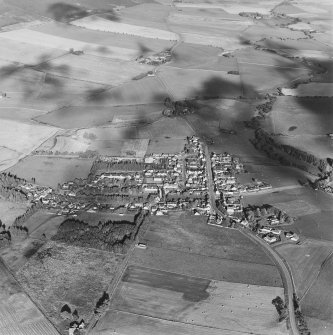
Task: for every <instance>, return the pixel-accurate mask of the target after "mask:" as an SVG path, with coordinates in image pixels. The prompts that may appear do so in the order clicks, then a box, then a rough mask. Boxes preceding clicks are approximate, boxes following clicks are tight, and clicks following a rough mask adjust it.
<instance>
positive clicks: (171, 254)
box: [130, 242, 282, 287]
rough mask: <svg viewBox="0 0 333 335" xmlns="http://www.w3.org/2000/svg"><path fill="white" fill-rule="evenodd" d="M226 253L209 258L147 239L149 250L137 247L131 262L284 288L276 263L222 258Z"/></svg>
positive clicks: (224, 279) (154, 267) (163, 269)
mask: <svg viewBox="0 0 333 335" xmlns="http://www.w3.org/2000/svg"><path fill="white" fill-rule="evenodd" d="M224 256H225V255H223V254H221V255H220V257H210V256H205V255H200V254H196V253H191V251H189V250H172V249H169V248H168V246H163V247H162V248H158V247H153V246H151V245H150V243H149V242H148V249H147V250H142V249H136V250H135V253H134V255H133V257H132V258H131V260H130V264H131V265H137V266H143V267H147V268H150V269H157V270H162V271H167V272H172V273H178V274H182V275H186V276H191V277H199V278H206V279H211V280H222V281H228V282H233V283H243V284H251V285H262V286H274V287H282V281H281V278H280V274H279V271H278V270H277V268H276V267H275V266H274V265H267V264H258V263H249V262H243V261H240V260H232V259H228V257H227V258H222V257H224ZM194 264H195V266H194Z"/></svg>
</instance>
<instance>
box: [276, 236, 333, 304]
mask: <svg viewBox="0 0 333 335" xmlns="http://www.w3.org/2000/svg"><path fill="white" fill-rule="evenodd" d="M276 251H277V252H278V253H279V254H280V255H281V256H282V257H283V258H284V259H285V260H286V261H287V263H288V264H289V266H290V267H291V270H292V274H293V278H294V282H295V284H296V293H297V296H298V297H299V298H300V299H302V298H303V297H304V294H305V293H306V292H307V290H308V289H309V288H310V287H311V285H312V284H313V283H314V282H315V280H316V279H317V277H318V275H319V273H320V271H321V269H322V265H323V263H324V262H325V260H326V259H327V258H328V257H329V256H330V255H331V254H332V252H333V247H332V248H330V247H328V246H319V245H315V244H313V243H311V242H310V241H305V242H303V243H302V244H301V245H292V244H285V245H280V246H278V247H276Z"/></svg>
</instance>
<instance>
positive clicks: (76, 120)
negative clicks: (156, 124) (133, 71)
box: [36, 103, 164, 129]
mask: <svg viewBox="0 0 333 335" xmlns="http://www.w3.org/2000/svg"><path fill="white" fill-rule="evenodd" d="M163 108H164V106H163V105H162V104H160V103H156V104H145V105H128V106H112V105H110V106H107V104H106V106H94V105H92V106H73V107H64V108H61V109H58V110H55V111H52V112H50V113H48V114H45V115H41V116H40V117H37V118H36V120H37V121H40V122H42V123H47V124H51V125H55V126H57V127H60V128H67V129H71V128H84V127H85V128H88V127H94V126H101V125H105V124H108V123H111V122H112V123H119V122H120V123H130V124H131V123H137V122H138V121H140V120H141V119H146V120H147V121H149V120H153V119H155V118H157V117H158V116H161V115H162V110H163Z"/></svg>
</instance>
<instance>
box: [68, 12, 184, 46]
mask: <svg viewBox="0 0 333 335" xmlns="http://www.w3.org/2000/svg"><path fill="white" fill-rule="evenodd" d="M71 24H73V25H75V26H78V27H83V28H86V29H91V30H101V31H106V32H111V33H118V34H127V35H135V36H141V37H146V38H157V39H161V40H167V41H174V40H177V39H178V36H177V34H175V33H173V32H170V31H167V30H161V29H156V28H150V27H144V26H138V25H132V24H127V23H121V22H114V21H110V20H106V19H103V18H102V17H99V16H95V15H92V16H87V17H85V18H82V19H79V20H75V21H72V22H71Z"/></svg>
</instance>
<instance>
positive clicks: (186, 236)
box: [144, 213, 273, 265]
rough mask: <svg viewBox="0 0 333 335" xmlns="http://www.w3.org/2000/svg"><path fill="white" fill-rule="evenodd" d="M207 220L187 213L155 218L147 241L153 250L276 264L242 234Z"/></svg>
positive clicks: (147, 234)
mask: <svg viewBox="0 0 333 335" xmlns="http://www.w3.org/2000/svg"><path fill="white" fill-rule="evenodd" d="M206 221H207V218H206V217H202V216H189V215H186V214H185V213H174V214H173V213H172V214H170V215H168V216H166V217H160V216H154V217H152V221H151V224H150V227H149V230H148V231H147V233H146V235H145V237H144V240H145V241H146V242H147V244H148V245H151V246H153V247H160V248H166V249H171V250H178V251H184V252H191V253H194V254H200V255H205V256H211V257H220V258H226V259H232V260H239V261H243V262H251V263H259V264H270V265H273V263H272V261H271V259H270V258H269V257H267V256H266V254H265V253H264V252H263V251H262V250H261V249H259V248H258V247H257V245H256V244H253V242H252V241H250V240H249V239H247V238H246V237H245V236H244V235H242V234H241V233H240V232H239V231H237V230H231V229H223V228H220V227H215V226H209V225H207V224H206ZM193 241H196V242H195V243H193Z"/></svg>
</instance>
